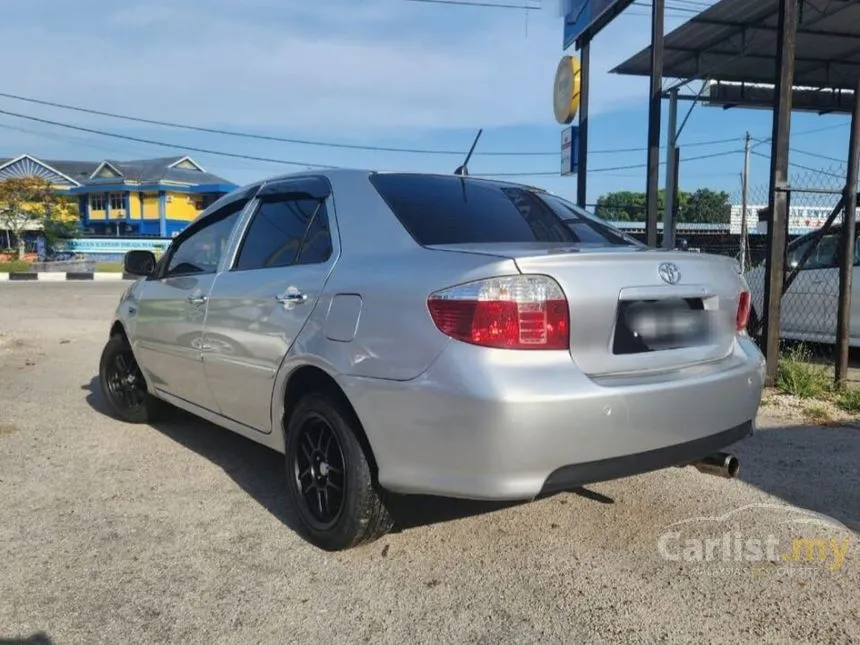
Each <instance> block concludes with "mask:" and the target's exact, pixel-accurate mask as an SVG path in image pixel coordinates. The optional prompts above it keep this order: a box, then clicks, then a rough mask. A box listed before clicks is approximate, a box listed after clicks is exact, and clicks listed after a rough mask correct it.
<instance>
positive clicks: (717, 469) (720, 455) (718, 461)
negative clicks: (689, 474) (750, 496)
mask: <svg viewBox="0 0 860 645" xmlns="http://www.w3.org/2000/svg"><path fill="white" fill-rule="evenodd" d="M691 465H692V466H695V468H696V470H698V471H699V472H700V473H705V474H706V475H714V476H716V477H725V478H726V479H734V478H735V477H737V475H738V471H739V470H740V469H741V462H740V461H739V460H738V458H737V457H735V456H734V455H732V454H730V453H728V452H715V453H714V454H713V455H710V456H708V457H705V458H704V459H701V460H699V461H694V462H693V463H692V464H691Z"/></svg>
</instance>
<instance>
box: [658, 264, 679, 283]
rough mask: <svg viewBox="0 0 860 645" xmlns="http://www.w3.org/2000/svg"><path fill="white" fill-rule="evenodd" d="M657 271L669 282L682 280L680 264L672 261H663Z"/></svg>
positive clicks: (664, 280)
mask: <svg viewBox="0 0 860 645" xmlns="http://www.w3.org/2000/svg"><path fill="white" fill-rule="evenodd" d="M657 273H658V274H659V275H660V277H661V278H662V279H663V282H666V283H668V284H678V282H679V281H680V280H681V270H680V269H679V268H678V265H676V264H673V263H671V262H663V263H662V264H660V266H659V267H657Z"/></svg>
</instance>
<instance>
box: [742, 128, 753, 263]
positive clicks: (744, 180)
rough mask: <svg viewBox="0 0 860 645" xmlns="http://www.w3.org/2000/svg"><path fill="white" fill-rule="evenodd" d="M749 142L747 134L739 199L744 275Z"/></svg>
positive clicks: (747, 222)
mask: <svg viewBox="0 0 860 645" xmlns="http://www.w3.org/2000/svg"><path fill="white" fill-rule="evenodd" d="M750 141H751V137H750V133H749V132H747V135H746V138H745V139H744V174H743V176H742V178H741V190H742V191H743V195H742V197H741V273H744V272H745V271H746V268H747V237H748V234H747V229H748V227H749V217H748V215H747V210H748V209H749V205H750V152H751V150H752V146H751V145H750Z"/></svg>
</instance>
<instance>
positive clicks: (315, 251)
mask: <svg viewBox="0 0 860 645" xmlns="http://www.w3.org/2000/svg"><path fill="white" fill-rule="evenodd" d="M331 253H332V247H331V231H330V230H329V223H328V213H327V212H326V207H325V204H320V208H319V210H318V211H317V214H316V216H315V217H314V218H313V221H312V222H311V225H310V226H309V227H308V230H307V233H306V234H305V240H304V242H303V244H302V249H301V251H299V257H298V258H297V259H296V264H317V263H322V262H326V261H327V260H328V259H329V258H330V257H331Z"/></svg>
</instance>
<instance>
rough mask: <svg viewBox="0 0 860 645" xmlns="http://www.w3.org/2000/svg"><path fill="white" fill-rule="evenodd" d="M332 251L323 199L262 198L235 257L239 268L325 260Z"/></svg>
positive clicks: (256, 267) (269, 267) (248, 268)
mask: <svg viewBox="0 0 860 645" xmlns="http://www.w3.org/2000/svg"><path fill="white" fill-rule="evenodd" d="M331 252H332V246H331V234H330V232H329V226H328V216H327V213H326V207H325V202H321V201H319V200H317V199H313V198H305V199H272V200H267V201H263V202H261V203H260V205H259V206H258V207H257V212H256V213H254V217H253V218H252V220H251V224H250V226H249V227H248V232H247V233H246V234H245V239H244V240H243V241H242V245H241V247H240V249H239V256H238V258H237V259H236V266H235V267H234V268H235V269H236V270H238V271H247V270H253V269H273V268H278V267H286V266H290V265H293V264H313V263H318V262H325V261H326V260H328V259H329V257H330V256H331Z"/></svg>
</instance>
